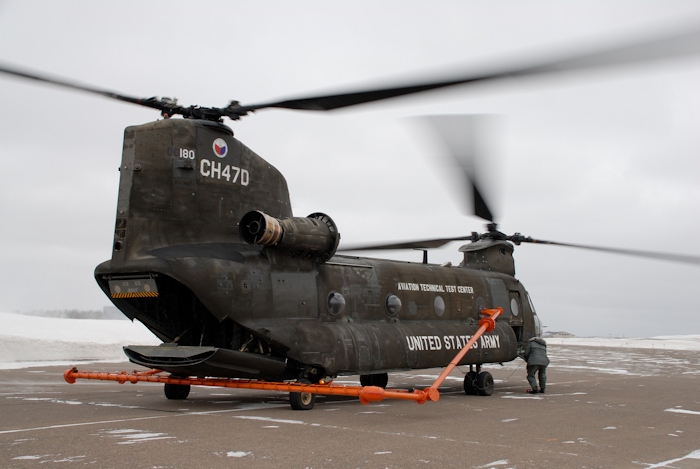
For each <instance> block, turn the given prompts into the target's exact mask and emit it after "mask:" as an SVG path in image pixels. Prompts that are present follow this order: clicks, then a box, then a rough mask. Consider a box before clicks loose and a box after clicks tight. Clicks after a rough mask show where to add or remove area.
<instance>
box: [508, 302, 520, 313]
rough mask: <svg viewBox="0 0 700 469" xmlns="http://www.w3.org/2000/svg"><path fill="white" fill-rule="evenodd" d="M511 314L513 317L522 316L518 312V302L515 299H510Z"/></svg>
mask: <svg viewBox="0 0 700 469" xmlns="http://www.w3.org/2000/svg"><path fill="white" fill-rule="evenodd" d="M510 312H511V313H513V316H517V315H518V314H520V311H518V300H516V299H515V298H511V299H510Z"/></svg>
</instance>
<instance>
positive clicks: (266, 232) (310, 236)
mask: <svg viewBox="0 0 700 469" xmlns="http://www.w3.org/2000/svg"><path fill="white" fill-rule="evenodd" d="M238 230H239V233H240V235H241V238H243V241H245V242H246V243H249V244H258V245H261V246H276V247H278V248H280V249H286V250H288V251H289V255H290V256H291V257H295V258H304V259H316V260H317V261H319V262H326V261H327V260H328V259H330V258H331V257H333V254H335V250H336V249H337V248H338V243H339V242H340V233H338V227H337V226H336V225H335V223H334V222H333V220H332V219H331V217H329V216H328V215H326V214H325V213H312V214H311V215H309V216H308V217H306V218H301V217H294V218H283V219H281V220H279V219H277V218H274V217H271V216H270V215H267V214H265V213H263V212H260V211H258V210H254V211H252V212H248V213H246V214H245V215H243V218H241V222H240V223H239V226H238Z"/></svg>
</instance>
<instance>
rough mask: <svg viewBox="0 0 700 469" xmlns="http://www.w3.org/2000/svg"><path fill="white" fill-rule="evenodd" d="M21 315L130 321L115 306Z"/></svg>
mask: <svg viewBox="0 0 700 469" xmlns="http://www.w3.org/2000/svg"><path fill="white" fill-rule="evenodd" d="M20 314H25V315H27V316H41V317H43V318H67V319H128V318H127V317H126V316H124V315H123V314H122V313H121V311H119V310H118V309H117V308H115V307H114V306H105V307H104V309H103V310H102V311H100V310H97V309H95V310H78V309H54V310H37V311H27V312H22V313H20Z"/></svg>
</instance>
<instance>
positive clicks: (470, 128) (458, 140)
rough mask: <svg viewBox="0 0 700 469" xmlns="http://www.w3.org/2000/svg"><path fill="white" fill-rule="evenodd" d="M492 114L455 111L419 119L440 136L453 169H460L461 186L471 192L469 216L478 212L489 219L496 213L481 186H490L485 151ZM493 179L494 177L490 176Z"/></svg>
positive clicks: (492, 119) (439, 140)
mask: <svg viewBox="0 0 700 469" xmlns="http://www.w3.org/2000/svg"><path fill="white" fill-rule="evenodd" d="M494 117H495V116H493V115H478V114H473V115H469V114H453V115H438V116H424V117H421V118H420V121H422V122H424V123H425V122H427V123H428V124H429V127H430V128H431V130H432V131H433V132H432V133H433V134H434V135H436V136H437V139H438V142H439V144H441V145H442V146H443V147H444V150H445V152H446V155H447V157H448V158H447V159H448V160H449V163H450V166H451V167H453V168H451V172H452V171H455V172H461V178H460V179H461V180H460V181H459V185H460V186H461V187H460V189H461V191H463V192H462V193H463V194H464V192H469V194H464V196H465V197H466V198H467V200H469V198H471V202H472V206H471V207H468V208H467V210H466V214H467V215H476V216H477V217H480V218H482V219H484V220H486V221H489V222H493V221H494V218H495V217H494V215H493V212H492V211H491V209H490V208H489V205H490V204H489V203H487V197H486V196H485V195H486V194H484V192H483V191H482V190H481V189H482V188H487V189H489V186H488V184H487V183H486V182H485V180H484V177H483V176H484V173H485V171H484V166H486V165H485V164H484V163H485V161H486V159H487V158H490V156H491V155H487V154H486V149H487V147H488V144H487V143H488V142H487V140H488V138H487V137H489V136H490V132H489V130H490V129H491V128H492V127H493V124H494V123H495V121H494ZM489 179H493V178H489ZM491 192H493V191H491Z"/></svg>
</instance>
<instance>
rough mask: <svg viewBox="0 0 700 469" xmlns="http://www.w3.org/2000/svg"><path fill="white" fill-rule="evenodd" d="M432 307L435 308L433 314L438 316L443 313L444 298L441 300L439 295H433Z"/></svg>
mask: <svg viewBox="0 0 700 469" xmlns="http://www.w3.org/2000/svg"><path fill="white" fill-rule="evenodd" d="M433 309H434V310H435V314H437V315H438V316H440V317H442V315H443V314H445V300H443V299H442V297H441V296H436V297H435V300H434V301H433Z"/></svg>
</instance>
